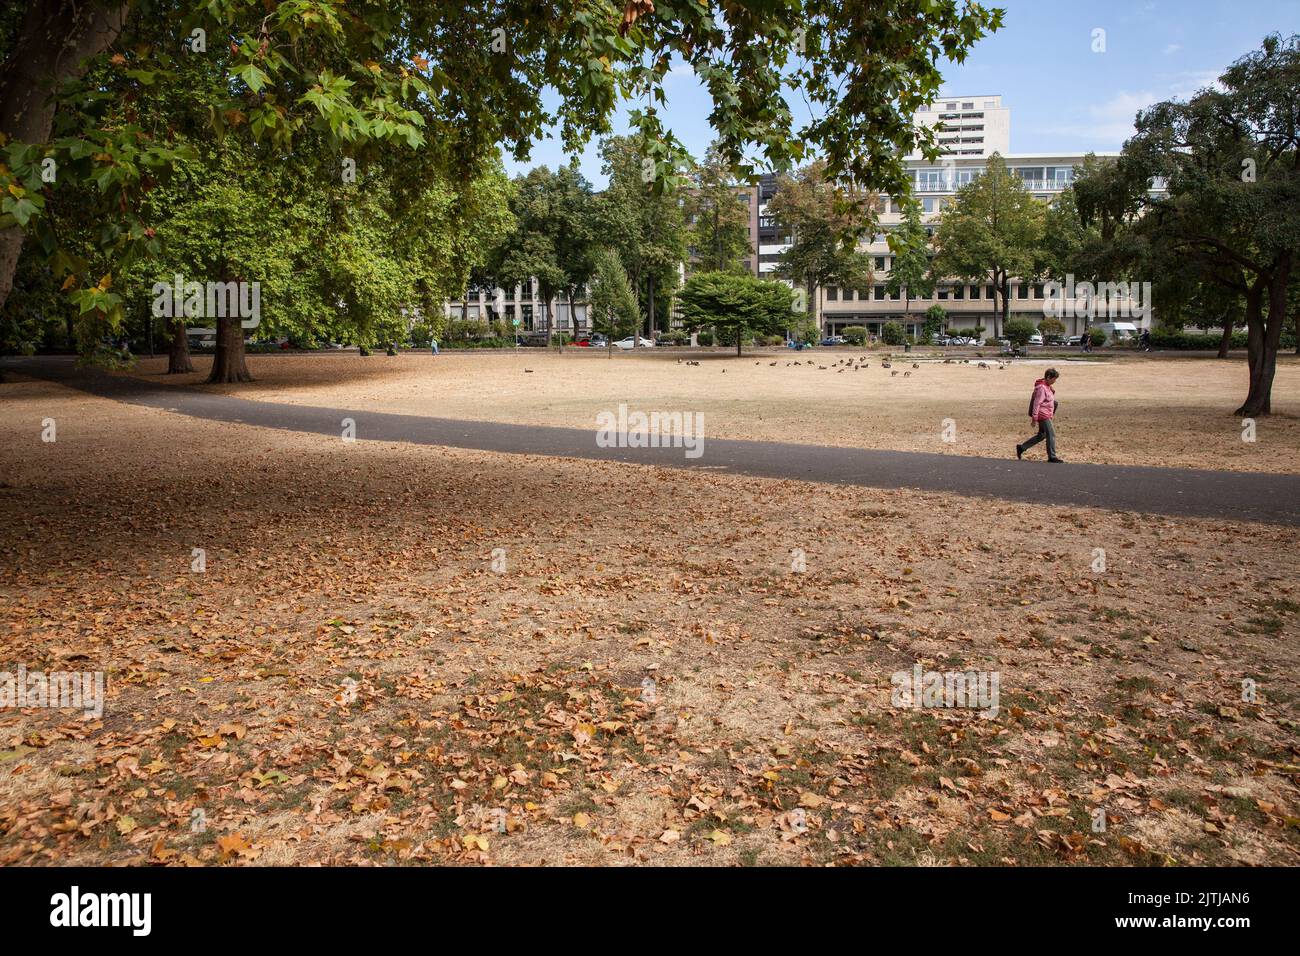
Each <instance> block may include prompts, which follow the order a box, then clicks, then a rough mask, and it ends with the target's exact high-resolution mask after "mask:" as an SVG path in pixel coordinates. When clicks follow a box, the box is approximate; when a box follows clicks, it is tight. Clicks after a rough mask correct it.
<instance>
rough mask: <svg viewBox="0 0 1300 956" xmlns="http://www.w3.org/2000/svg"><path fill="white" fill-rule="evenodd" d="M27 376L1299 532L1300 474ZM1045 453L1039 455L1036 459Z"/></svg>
mask: <svg viewBox="0 0 1300 956" xmlns="http://www.w3.org/2000/svg"><path fill="white" fill-rule="evenodd" d="M5 367H7V368H10V369H12V370H14V371H16V372H19V373H21V374H27V375H32V376H34V377H38V378H45V379H51V380H54V381H57V382H59V383H61V384H63V385H68V386H71V387H73V388H77V389H80V390H82V391H86V392H89V393H91V394H94V395H98V396H101V397H103V398H108V399H114V400H116V401H122V402H128V403H131V404H134V405H145V406H149V407H152V408H161V409H165V410H167V411H169V412H175V413H177V414H181V415H189V416H192V417H195V418H203V419H209V420H213V421H222V422H238V423H242V424H246V425H254V426H258V427H262V428H280V429H285V430H288V431H296V432H306V433H311V434H318V435H333V436H336V437H337V436H341V435H342V432H343V424H342V423H343V419H345V418H350V419H352V420H353V421H354V422H355V436H356V439H357V440H358V441H385V442H410V443H412V444H417V445H441V446H447V447H452V448H470V449H476V450H479V451H492V452H502V453H505V454H511V455H545V456H548V457H559V458H580V459H595V460H601V461H618V462H627V463H631V464H638V465H654V466H657V467H665V468H684V469H705V470H708V471H711V472H716V473H724V474H726V473H730V474H741V475H753V476H757V477H761V478H782V479H793V480H796V481H812V482H826V483H830V484H842V485H861V486H866V487H871V488H896V489H900V490H916V491H927V492H945V493H950V494H958V495H973V496H979V497H987V498H995V499H1000V500H1003V501H1019V502H1025V503H1028V504H1045V505H1077V506H1082V507H1096V508H1106V509H1110V510H1116V511H1132V512H1139V513H1143V514H1154V515H1171V516H1189V517H1200V518H1219V519H1222V520H1225V521H1258V522H1266V523H1270V524H1284V525H1300V474H1262V473H1250V472H1233V471H1209V470H1199V469H1190V468H1148V467H1137V466H1128V465H1090V464H1086V463H1082V462H1067V463H1066V464H1060V465H1057V464H1049V463H1048V462H1046V461H1044V460H1043V459H1042V458H1037V459H1026V460H1024V461H1017V460H1016V459H1015V457H1014V452H1013V451H1012V450H1011V449H1008V453H1007V457H1006V458H1005V459H1000V458H976V457H973V456H967V455H956V454H948V455H943V454H930V453H925V452H903V451H881V450H873V449H863V448H843V447H836V446H825V445H804V444H792V443H788V442H768V441H737V440H734V439H725V438H709V437H708V435H707V433H706V435H705V437H704V440H703V446H702V454H700V455H699V457H687V456H686V451H685V449H683V448H680V447H675V448H674V447H659V448H628V447H607V448H602V447H600V446H599V445H597V443H596V428H595V423H594V422H593V427H592V428H591V429H582V428H556V427H550V426H538V425H512V424H505V423H499V422H479V421H461V420H458V419H450V418H428V417H424V416H419V415H399V414H394V413H391V412H374V411H362V410H357V409H346V408H323V407H318V406H305V405H287V404H284V403H280V402H261V401H254V400H251V399H246V398H238V397H235V396H231V395H222V394H216V393H213V392H207V391H203V390H201V389H196V388H184V387H178V386H174V385H155V384H152V383H150V382H148V381H145V380H143V379H140V378H135V377H131V376H121V375H108V374H105V373H103V372H100V371H97V370H89V369H78V368H76V367H75V366H74V365H73V363H71V362H68V361H60V360H51V359H21V360H9V361H7V362H6V363H5ZM1040 451H1041V449H1040V448H1036V449H1034V452H1040Z"/></svg>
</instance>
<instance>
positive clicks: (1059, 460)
mask: <svg viewBox="0 0 1300 956" xmlns="http://www.w3.org/2000/svg"><path fill="white" fill-rule="evenodd" d="M1047 460H1048V461H1050V462H1051V463H1052V464H1054V465H1064V464H1065V459H1064V458H1049V459H1047Z"/></svg>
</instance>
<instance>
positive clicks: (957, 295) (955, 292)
mask: <svg viewBox="0 0 1300 956" xmlns="http://www.w3.org/2000/svg"><path fill="white" fill-rule="evenodd" d="M952 297H953V298H954V299H964V298H966V287H965V286H964V285H955V286H953V287H952Z"/></svg>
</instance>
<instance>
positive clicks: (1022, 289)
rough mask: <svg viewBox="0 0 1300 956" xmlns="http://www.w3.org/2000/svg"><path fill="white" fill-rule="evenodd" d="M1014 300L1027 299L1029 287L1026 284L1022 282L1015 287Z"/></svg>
mask: <svg viewBox="0 0 1300 956" xmlns="http://www.w3.org/2000/svg"><path fill="white" fill-rule="evenodd" d="M1016 298H1017V299H1028V298H1029V285H1028V284H1027V283H1024V282H1022V283H1020V284H1019V285H1018V286H1016Z"/></svg>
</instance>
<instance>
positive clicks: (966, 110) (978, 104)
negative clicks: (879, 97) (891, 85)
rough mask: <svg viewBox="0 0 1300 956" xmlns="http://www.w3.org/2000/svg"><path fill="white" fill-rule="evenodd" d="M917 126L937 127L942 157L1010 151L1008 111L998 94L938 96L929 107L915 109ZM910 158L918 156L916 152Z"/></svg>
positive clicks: (1009, 117) (986, 154) (1009, 113)
mask: <svg viewBox="0 0 1300 956" xmlns="http://www.w3.org/2000/svg"><path fill="white" fill-rule="evenodd" d="M913 122H914V123H915V125H916V126H930V127H937V129H936V130H935V140H936V141H937V142H938V144H939V147H940V149H941V150H942V151H943V155H945V156H954V157H976V156H978V157H987V156H991V155H992V154H993V153H1001V154H1002V155H1004V156H1005V155H1006V154H1007V153H1009V152H1010V151H1011V110H1009V109H1007V108H1006V107H1004V106H1003V105H1002V97H1001V96H949V97H940V98H939V99H938V100H936V101H935V103H934V105H933V106H932V107H931V108H930V109H928V110H918V111H917V113H916V114H915V116H914V117H913ZM907 158H908V159H909V160H914V159H920V158H921V154H920V153H919V152H914V153H911V154H910V155H909V156H908V157H907Z"/></svg>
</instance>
